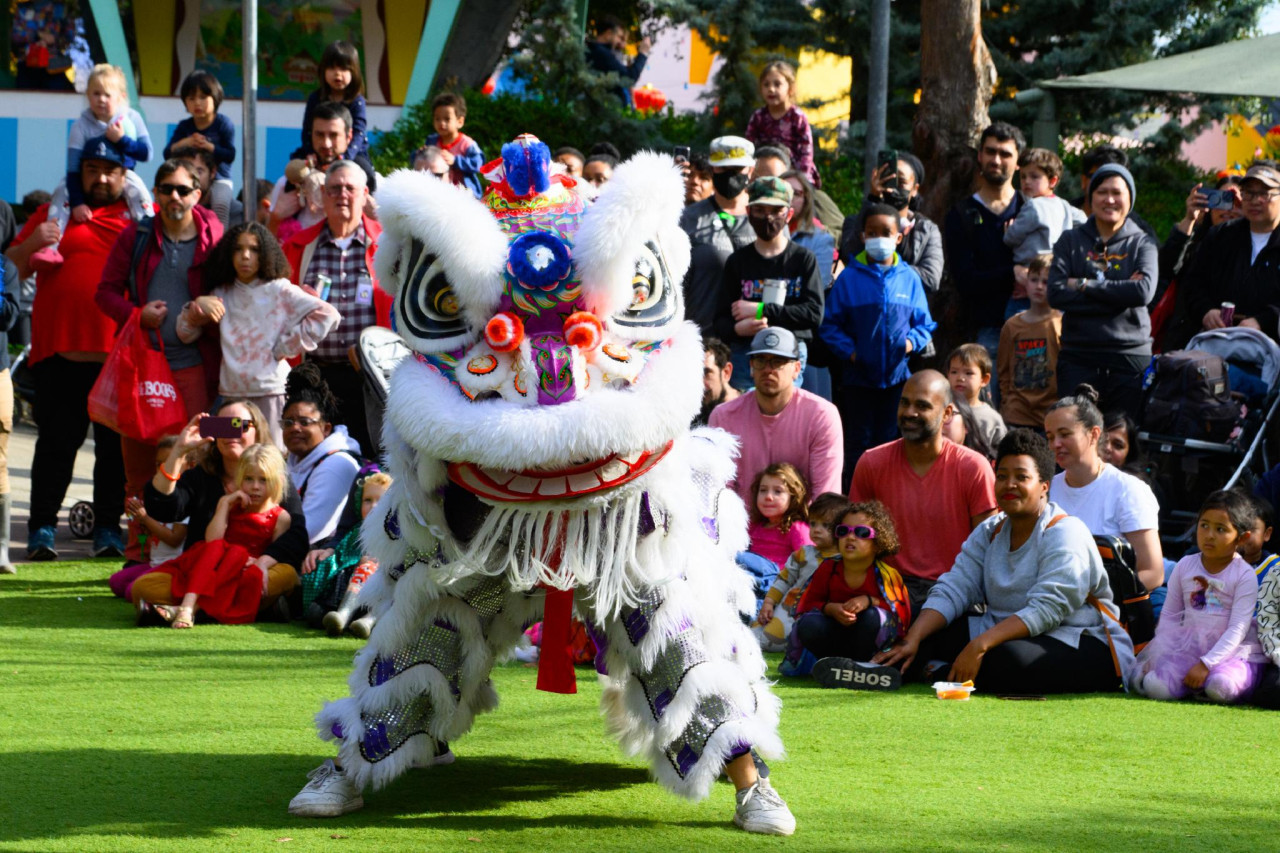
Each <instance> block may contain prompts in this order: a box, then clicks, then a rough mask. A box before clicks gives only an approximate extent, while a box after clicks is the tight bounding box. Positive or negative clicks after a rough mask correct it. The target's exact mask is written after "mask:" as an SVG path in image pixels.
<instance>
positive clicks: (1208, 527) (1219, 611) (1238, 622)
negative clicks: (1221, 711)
mask: <svg viewBox="0 0 1280 853" xmlns="http://www.w3.org/2000/svg"><path fill="white" fill-rule="evenodd" d="M1252 515H1253V505H1252V503H1251V502H1250V500H1249V498H1248V497H1247V496H1245V495H1243V494H1241V493H1239V492H1235V491H1219V492H1214V493H1213V494H1211V495H1209V497H1208V498H1207V499H1206V500H1205V502H1204V505H1203V506H1202V507H1201V508H1200V517H1199V519H1198V521H1197V522H1196V543H1197V544H1198V545H1199V546H1200V553H1198V554H1190V555H1188V556H1186V557H1183V558H1182V560H1181V561H1179V563H1178V565H1177V566H1175V567H1174V569H1173V574H1172V576H1171V577H1170V578H1169V583H1168V587H1169V597H1168V598H1167V599H1165V603H1164V610H1163V611H1161V613H1160V622H1159V624H1158V625H1157V626H1156V635H1155V638H1154V639H1152V641H1151V642H1150V643H1149V644H1148V645H1147V647H1146V648H1145V649H1143V651H1142V653H1141V654H1140V655H1138V658H1137V661H1136V663H1135V666H1134V669H1133V672H1132V673H1131V674H1130V677H1129V688H1130V689H1131V690H1133V691H1134V692H1136V693H1139V694H1142V695H1144V696H1148V697H1150V698H1152V699H1183V698H1186V697H1187V696H1190V695H1192V694H1194V693H1201V692H1202V693H1203V694H1204V695H1205V696H1206V697H1207V698H1208V699H1209V700H1211V701H1213V702H1221V703H1224V704H1229V703H1235V702H1242V701H1244V700H1246V699H1248V698H1249V696H1250V694H1252V693H1253V689H1254V687H1256V686H1257V683H1258V678H1259V676H1260V675H1261V673H1262V668H1263V664H1265V662H1266V656H1265V655H1264V654H1263V651H1262V645H1261V644H1260V643H1259V642H1258V635H1257V630H1256V629H1255V627H1254V624H1253V610H1254V606H1255V605H1256V604H1257V601H1258V582H1257V580H1256V579H1255V575H1254V571H1253V567H1252V566H1250V565H1249V563H1248V562H1246V561H1245V559H1244V558H1243V557H1241V556H1240V555H1239V554H1238V553H1237V548H1238V547H1239V546H1240V544H1241V543H1242V541H1243V540H1245V539H1246V538H1247V537H1249V536H1252V535H1253V533H1252V530H1251V527H1252V525H1251V524H1250V522H1251V518H1252Z"/></svg>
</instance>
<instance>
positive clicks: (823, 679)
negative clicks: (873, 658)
mask: <svg viewBox="0 0 1280 853" xmlns="http://www.w3.org/2000/svg"><path fill="white" fill-rule="evenodd" d="M813 680H814V681H816V682H818V683H819V684H821V685H822V686H823V687H847V688H849V689H850V690H897V689H898V688H899V687H901V686H902V673H901V672H898V670H896V669H894V668H893V667H891V666H882V665H880V664H875V663H863V662H862V661H856V660H853V659H852V658H823V659H822V660H820V661H818V662H817V663H815V664H814V665H813Z"/></svg>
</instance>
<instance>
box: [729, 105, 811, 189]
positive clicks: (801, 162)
mask: <svg viewBox="0 0 1280 853" xmlns="http://www.w3.org/2000/svg"><path fill="white" fill-rule="evenodd" d="M743 136H745V137H747V139H750V140H751V141H752V142H753V143H754V144H755V146H756V148H759V147H760V146H761V145H781V146H782V147H783V148H785V149H787V151H789V152H790V154H791V168H793V169H795V170H796V171H797V172H800V173H801V174H803V175H805V176H806V177H807V178H808V179H809V181H810V182H811V183H812V184H813V185H814V186H815V187H821V186H822V179H821V178H820V177H818V168H817V167H816V166H814V165H813V131H812V130H810V128H809V119H807V118H806V117H805V114H804V110H802V109H800V108H799V107H797V106H795V105H794V104H793V105H792V106H791V107H789V108H788V109H787V111H786V112H785V113H783V114H782V118H774V117H773V116H771V115H769V108H768V107H761V108H760V109H758V110H756V111H755V112H754V113H752V114H751V120H750V121H748V122H747V129H746V131H745V132H744V133H743Z"/></svg>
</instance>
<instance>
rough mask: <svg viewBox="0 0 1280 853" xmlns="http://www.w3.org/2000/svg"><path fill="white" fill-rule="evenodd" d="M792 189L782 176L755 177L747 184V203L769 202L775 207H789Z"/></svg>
mask: <svg viewBox="0 0 1280 853" xmlns="http://www.w3.org/2000/svg"><path fill="white" fill-rule="evenodd" d="M792 193H793V190H792V189H791V184H788V183H787V182H786V181H784V180H782V178H775V177H773V176H772V175H768V176H765V177H763V178H756V179H755V180H754V181H752V182H751V183H749V184H747V205H748V206H750V205H753V204H770V205H773V206H775V207H789V206H790V205H791V196H792Z"/></svg>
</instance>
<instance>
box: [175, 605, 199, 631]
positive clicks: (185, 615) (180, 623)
mask: <svg viewBox="0 0 1280 853" xmlns="http://www.w3.org/2000/svg"><path fill="white" fill-rule="evenodd" d="M195 624H196V614H195V610H194V609H193V608H191V607H179V608H178V609H177V610H176V611H175V612H174V614H173V621H172V622H170V623H169V627H170V628H179V629H186V628H194V627H195Z"/></svg>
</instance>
